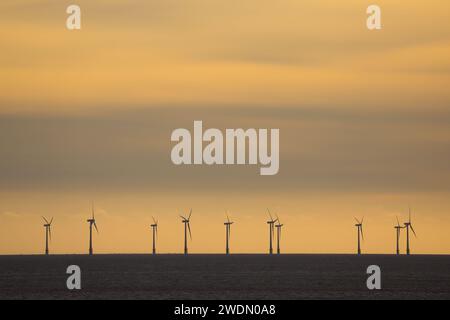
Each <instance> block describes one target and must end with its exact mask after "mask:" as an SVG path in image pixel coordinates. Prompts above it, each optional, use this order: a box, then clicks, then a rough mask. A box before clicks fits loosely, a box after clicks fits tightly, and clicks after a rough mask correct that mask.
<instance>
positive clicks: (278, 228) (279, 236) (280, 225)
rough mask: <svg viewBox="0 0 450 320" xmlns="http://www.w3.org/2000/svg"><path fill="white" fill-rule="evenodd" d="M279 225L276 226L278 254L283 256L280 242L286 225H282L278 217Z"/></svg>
mask: <svg viewBox="0 0 450 320" xmlns="http://www.w3.org/2000/svg"><path fill="white" fill-rule="evenodd" d="M277 220H278V224H277V225H275V227H276V228H277V254H281V250H280V241H281V228H283V226H284V224H281V221H280V218H278V215H277Z"/></svg>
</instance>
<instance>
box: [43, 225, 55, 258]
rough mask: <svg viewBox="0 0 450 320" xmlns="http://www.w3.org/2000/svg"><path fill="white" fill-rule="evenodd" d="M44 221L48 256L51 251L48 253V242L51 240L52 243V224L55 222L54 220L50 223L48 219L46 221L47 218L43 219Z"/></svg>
mask: <svg viewBox="0 0 450 320" xmlns="http://www.w3.org/2000/svg"><path fill="white" fill-rule="evenodd" d="M42 219H44V221H45V224H44V228H45V255H46V256H48V254H49V251H48V240H49V239H50V241H52V222H53V218H52V220H50V222H48V221H47V219H45V217H42Z"/></svg>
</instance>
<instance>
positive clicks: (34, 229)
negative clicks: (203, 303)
mask: <svg viewBox="0 0 450 320" xmlns="http://www.w3.org/2000/svg"><path fill="white" fill-rule="evenodd" d="M76 3H77V4H78V5H79V6H80V7H81V12H82V30H79V31H68V30H67V29H66V27H65V23H66V18H67V14H66V8H67V6H69V5H71V4H73V2H72V1H51V0H14V1H12V0H4V1H2V2H1V3H0V39H1V41H0V150H1V157H0V254H39V253H42V252H43V249H44V247H43V246H44V239H45V233H44V232H45V229H44V228H43V221H42V218H41V216H46V217H47V218H51V217H54V218H55V220H54V227H53V230H52V231H53V232H52V233H53V239H52V243H51V251H52V252H54V253H61V254H62V253H86V251H87V249H88V242H87V241H88V231H89V229H88V224H87V222H86V220H87V219H88V218H89V215H90V211H91V209H90V206H91V203H92V202H94V203H95V210H96V213H97V216H96V217H97V221H98V226H99V229H100V234H99V235H96V236H95V238H94V249H95V251H96V252H98V253H146V252H150V250H151V230H150V224H151V223H152V216H154V217H155V218H157V219H158V220H159V224H160V228H159V230H160V232H159V239H158V250H159V251H160V252H167V253H181V252H182V250H183V225H182V223H181V220H180V219H179V214H180V213H184V214H187V212H188V211H189V209H190V208H192V209H193V217H192V229H193V240H192V242H191V243H190V249H191V252H193V253H221V252H224V250H225V243H224V242H225V227H224V225H223V223H224V222H225V219H226V212H227V211H229V214H230V216H231V217H232V219H233V220H234V221H235V224H234V225H233V229H232V239H231V241H232V242H231V250H232V252H235V253H260V252H261V253H262V252H267V250H268V248H267V247H268V240H269V239H268V226H267V224H266V221H267V219H268V217H267V211H266V210H267V208H270V209H271V210H272V211H273V212H276V213H278V215H279V217H280V219H281V221H282V222H283V223H284V225H285V227H284V230H283V238H282V249H283V252H286V253H353V252H355V251H356V228H355V226H354V224H355V221H354V217H358V218H362V217H363V216H364V217H365V230H364V231H365V241H364V243H363V251H364V252H367V253H393V252H394V251H395V229H394V226H395V224H396V217H397V216H398V217H399V219H400V220H401V221H402V222H403V221H406V219H407V215H408V210H409V209H408V208H409V207H411V209H412V213H413V224H414V227H415V229H416V231H417V234H418V238H417V239H413V240H412V250H413V252H416V253H424V254H425V253H433V254H436V253H441V254H450V232H448V230H449V229H450V200H449V199H450V161H449V160H450V148H449V147H450V91H449V90H448V88H449V85H450V58H449V57H450V3H448V1H438V0H430V1H426V2H424V1H416V0H414V1H408V2H407V3H405V1H400V0H390V1H382V0H379V1H376V3H377V4H378V5H379V6H380V7H381V9H382V24H383V29H382V30H380V31H369V30H367V28H366V17H367V15H366V8H367V6H368V5H370V4H372V2H367V3H366V2H365V1H360V0H358V1H357V0H345V1H339V2H337V1H325V0H314V1H313V0H309V1H294V0H292V1H291V0H281V1H268V0H259V1H256V0H243V1H239V2H234V1H225V0H217V1H208V0H189V1H176V0H164V1H162V0H146V1H143V0H108V1H106V0H105V1H101V0H95V1H92V0H89V1H84V0H79V1H76ZM194 120H202V121H203V123H204V126H205V127H208V128H220V129H223V130H224V129H226V128H279V129H280V172H279V174H278V175H276V176H264V177H263V176H260V175H259V167H258V166H232V167H229V166H223V167H217V166H213V167H208V166H191V167H189V166H180V167H178V166H174V165H173V164H172V162H171V160H170V152H171V148H172V147H173V144H172V143H171V141H170V135H171V132H172V131H173V130H174V129H177V128H188V129H190V130H192V128H193V122H194ZM404 247H405V239H404V235H403V236H402V250H403V251H404Z"/></svg>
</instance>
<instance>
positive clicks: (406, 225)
mask: <svg viewBox="0 0 450 320" xmlns="http://www.w3.org/2000/svg"><path fill="white" fill-rule="evenodd" d="M405 228H406V254H407V255H408V256H409V255H411V248H410V246H409V229H411V231H412V232H413V234H414V236H415V237H416V238H417V235H416V232H415V231H414V227H413V225H412V222H411V208H409V220H408V222H405Z"/></svg>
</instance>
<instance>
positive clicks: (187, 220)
mask: <svg viewBox="0 0 450 320" xmlns="http://www.w3.org/2000/svg"><path fill="white" fill-rule="evenodd" d="M191 216H192V209H191V211H190V212H189V218H185V217H183V216H181V215H180V217H181V219H183V223H184V254H185V255H187V254H188V253H189V252H188V239H187V233H188V231H189V237H190V238H191V240H192V233H191Z"/></svg>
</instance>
